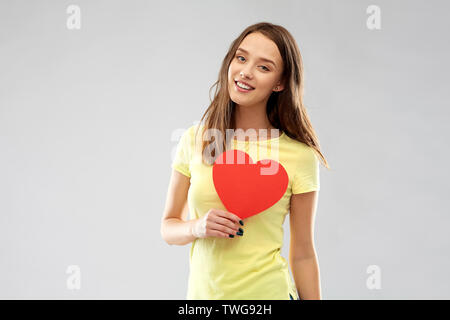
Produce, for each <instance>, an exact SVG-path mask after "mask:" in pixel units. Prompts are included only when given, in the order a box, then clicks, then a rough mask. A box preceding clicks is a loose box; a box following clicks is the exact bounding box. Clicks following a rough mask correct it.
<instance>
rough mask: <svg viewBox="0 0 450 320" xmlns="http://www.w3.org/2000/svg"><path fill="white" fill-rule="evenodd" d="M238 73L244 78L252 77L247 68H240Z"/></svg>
mask: <svg viewBox="0 0 450 320" xmlns="http://www.w3.org/2000/svg"><path fill="white" fill-rule="evenodd" d="M239 75H240V76H241V78H244V79H245V78H247V79H251V78H253V76H252V75H251V73H250V70H249V69H242V70H241V72H240V73H239Z"/></svg>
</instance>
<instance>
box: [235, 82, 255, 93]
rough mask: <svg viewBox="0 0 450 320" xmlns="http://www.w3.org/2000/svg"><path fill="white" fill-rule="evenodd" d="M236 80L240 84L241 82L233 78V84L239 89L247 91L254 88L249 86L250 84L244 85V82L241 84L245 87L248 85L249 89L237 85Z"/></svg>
mask: <svg viewBox="0 0 450 320" xmlns="http://www.w3.org/2000/svg"><path fill="white" fill-rule="evenodd" d="M238 82H239V83H241V84H243V83H242V82H240V81H237V80H234V84H235V85H236V86H237V87H238V88H239V89H242V90H247V91H250V90H254V89H255V88H253V87H251V86H249V85H246V84H243V85H244V86H246V87H249V88H250V89H247V88H243V87H240V86H239V85H238Z"/></svg>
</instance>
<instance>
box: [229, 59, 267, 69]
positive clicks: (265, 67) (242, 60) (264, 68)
mask: <svg viewBox="0 0 450 320" xmlns="http://www.w3.org/2000/svg"><path fill="white" fill-rule="evenodd" d="M239 58H242V59H244V60H245V58H244V57H243V56H236V59H238V60H239V61H243V60H241V59H239ZM261 67H263V68H264V69H263V70H265V71H270V69H269V68H267V67H266V66H261Z"/></svg>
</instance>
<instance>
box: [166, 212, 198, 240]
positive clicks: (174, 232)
mask: <svg viewBox="0 0 450 320" xmlns="http://www.w3.org/2000/svg"><path fill="white" fill-rule="evenodd" d="M194 222H195V221H194V220H188V221H184V220H180V219H177V218H170V219H165V220H164V221H163V222H162V223H161V236H162V238H163V239H164V241H166V242H167V243H168V244H170V245H174V244H176V245H180V246H182V245H186V244H188V243H191V242H192V241H194V240H195V239H196V237H195V236H194V235H193V234H192V232H191V229H192V225H193V223H194Z"/></svg>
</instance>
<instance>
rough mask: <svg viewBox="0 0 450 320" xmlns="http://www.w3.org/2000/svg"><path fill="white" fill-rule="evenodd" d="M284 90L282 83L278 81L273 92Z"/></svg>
mask: <svg viewBox="0 0 450 320" xmlns="http://www.w3.org/2000/svg"><path fill="white" fill-rule="evenodd" d="M283 90H284V81H279V82H278V83H277V85H276V86H275V87H274V88H273V91H275V92H280V91H283Z"/></svg>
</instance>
